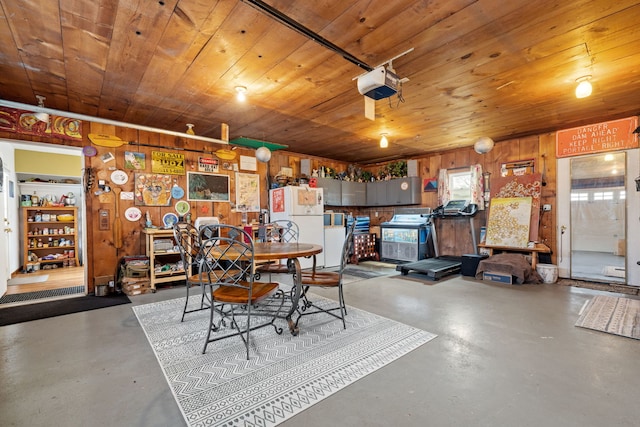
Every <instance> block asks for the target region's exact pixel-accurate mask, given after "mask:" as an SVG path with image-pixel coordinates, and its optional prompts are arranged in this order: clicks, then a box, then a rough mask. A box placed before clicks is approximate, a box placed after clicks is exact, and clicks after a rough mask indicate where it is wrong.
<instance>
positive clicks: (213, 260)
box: [198, 224, 284, 360]
mask: <svg viewBox="0 0 640 427" xmlns="http://www.w3.org/2000/svg"><path fill="white" fill-rule="evenodd" d="M207 229H208V231H210V232H212V233H211V234H212V237H211V238H209V239H206V240H204V239H203V240H202V241H201V245H202V248H201V257H200V259H199V261H198V269H199V273H198V274H199V279H200V283H201V285H202V286H209V289H211V309H210V319H209V327H208V331H207V338H206V340H205V344H204V348H203V349H202V353H203V354H204V353H206V351H207V346H208V345H209V344H210V343H212V342H215V341H218V340H222V339H225V338H229V337H233V336H240V338H241V339H242V341H243V342H244V346H245V348H246V355H247V360H248V359H249V347H250V332H251V331H253V330H255V329H258V328H262V327H265V326H269V325H271V326H273V328H274V330H275V331H276V333H277V334H281V333H282V328H281V327H279V326H278V325H276V324H275V319H276V318H277V317H278V316H279V314H280V311H281V310H282V307H283V305H284V294H283V292H282V291H281V290H280V289H279V284H278V283H271V282H267V283H265V282H256V281H254V274H253V273H254V271H253V269H254V247H253V239H252V237H251V236H250V235H249V233H247V232H245V231H244V230H243V229H242V228H239V227H235V226H232V225H226V224H219V225H209V226H207ZM221 306H224V308H225V309H224V311H223V310H220V309H218V307H221ZM256 315H258V316H259V317H260V319H262V321H261V322H260V323H257V324H252V320H253V318H254V317H256ZM240 318H245V322H244V325H242V323H243V322H242V321H241V320H240ZM229 330H231V331H232V332H231V333H228V332H229Z"/></svg>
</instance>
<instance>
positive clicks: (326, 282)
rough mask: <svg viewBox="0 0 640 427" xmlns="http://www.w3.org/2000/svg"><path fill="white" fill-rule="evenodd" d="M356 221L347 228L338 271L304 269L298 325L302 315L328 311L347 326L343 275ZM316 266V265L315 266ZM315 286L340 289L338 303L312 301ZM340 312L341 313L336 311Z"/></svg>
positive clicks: (327, 312) (343, 325)
mask: <svg viewBox="0 0 640 427" xmlns="http://www.w3.org/2000/svg"><path fill="white" fill-rule="evenodd" d="M355 226H356V222H355V221H353V223H352V224H351V225H350V226H349V227H348V229H347V235H346V237H345V240H344V244H343V245H342V254H341V257H340V267H339V269H338V270H337V271H316V270H315V268H314V269H313V270H311V271H303V272H302V275H301V283H302V290H301V292H302V294H301V295H300V302H299V303H298V318H297V319H296V327H297V326H298V322H299V321H300V319H301V318H302V316H309V315H312V314H317V313H326V314H329V315H331V316H334V317H336V318H338V319H341V320H342V327H343V328H344V329H346V328H347V325H346V323H345V321H344V316H346V315H347V306H346V305H345V303H344V293H343V291H342V276H343V273H344V269H345V267H346V266H347V263H348V262H349V254H350V252H351V248H352V246H353V230H354V229H355ZM314 267H315V266H314ZM313 288H333V289H337V290H338V305H337V306H332V307H328V308H327V307H320V306H318V305H316V304H314V303H313V301H311V299H310V297H309V295H308V291H309V290H310V289H313ZM338 311H339V312H340V313H339V315H338V314H337V313H336V312H338Z"/></svg>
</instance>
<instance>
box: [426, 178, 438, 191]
mask: <svg viewBox="0 0 640 427" xmlns="http://www.w3.org/2000/svg"><path fill="white" fill-rule="evenodd" d="M422 191H425V192H431V191H438V178H425V179H423V180H422Z"/></svg>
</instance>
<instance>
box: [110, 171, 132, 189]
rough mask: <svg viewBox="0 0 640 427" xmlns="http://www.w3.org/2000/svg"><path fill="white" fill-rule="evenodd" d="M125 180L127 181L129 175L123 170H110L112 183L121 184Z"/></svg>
mask: <svg viewBox="0 0 640 427" xmlns="http://www.w3.org/2000/svg"><path fill="white" fill-rule="evenodd" d="M127 181H129V175H127V173H126V172H125V171H122V170H120V169H118V170H114V171H113V172H111V182H113V183H114V184H116V185H123V184H126V183H127Z"/></svg>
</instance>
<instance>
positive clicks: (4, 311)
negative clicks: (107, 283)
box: [0, 294, 131, 326]
mask: <svg viewBox="0 0 640 427" xmlns="http://www.w3.org/2000/svg"><path fill="white" fill-rule="evenodd" d="M130 302H131V300H130V299H129V297H127V296H126V295H125V294H121V295H113V296H106V297H95V296H92V295H89V296H81V297H77V298H66V299H61V300H55V301H46V302H40V303H35V304H27V305H19V306H14V307H5V308H0V326H6V325H12V324H14V323H22V322H29V321H31V320H38V319H46V318H48V317H55V316H63V315H65V314H71V313H79V312H82V311H89V310H95V309H98V308H105V307H113V306H115V305H121V304H128V303H130Z"/></svg>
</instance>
